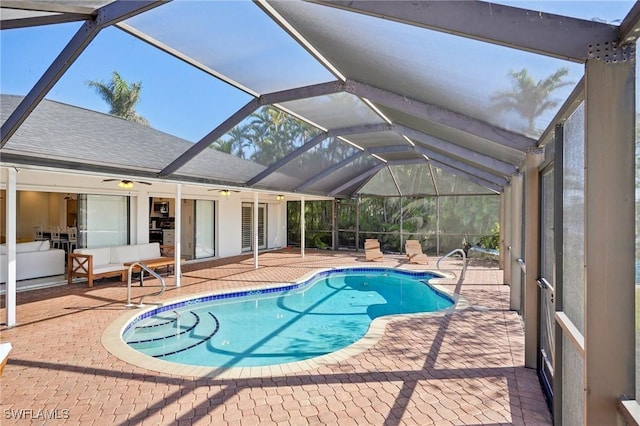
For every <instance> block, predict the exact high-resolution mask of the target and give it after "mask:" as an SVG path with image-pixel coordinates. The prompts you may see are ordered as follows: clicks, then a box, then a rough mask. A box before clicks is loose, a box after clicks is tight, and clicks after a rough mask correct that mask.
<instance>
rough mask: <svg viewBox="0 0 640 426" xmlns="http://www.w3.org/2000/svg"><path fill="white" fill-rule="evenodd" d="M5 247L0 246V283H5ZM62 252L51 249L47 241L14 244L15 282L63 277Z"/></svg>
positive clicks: (63, 254) (3, 245) (4, 245)
mask: <svg viewBox="0 0 640 426" xmlns="http://www.w3.org/2000/svg"><path fill="white" fill-rule="evenodd" d="M6 256H7V246H6V244H2V245H0V282H1V283H6V282H7V271H6V268H5V267H4V265H5V264H6ZM64 256H65V253H64V250H62V249H56V248H51V244H50V243H49V241H48V240H44V241H28V242H25V243H18V244H16V280H27V279H31V278H40V277H48V276H52V275H64Z"/></svg>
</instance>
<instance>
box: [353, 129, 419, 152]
mask: <svg viewBox="0 0 640 426" xmlns="http://www.w3.org/2000/svg"><path fill="white" fill-rule="evenodd" d="M347 139H348V140H349V142H353V143H354V144H356V145H358V146H360V147H362V148H364V149H367V148H375V147H381V146H388V145H407V146H409V142H407V140H406V139H405V138H403V137H402V136H401V135H399V134H397V133H395V132H377V133H362V134H358V135H351V136H349V137H348V138H347Z"/></svg>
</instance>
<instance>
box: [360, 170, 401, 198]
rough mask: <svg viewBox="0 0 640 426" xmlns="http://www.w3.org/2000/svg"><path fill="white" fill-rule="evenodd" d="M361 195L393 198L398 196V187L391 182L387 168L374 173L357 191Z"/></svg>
mask: <svg viewBox="0 0 640 426" xmlns="http://www.w3.org/2000/svg"><path fill="white" fill-rule="evenodd" d="M358 193H359V194H362V195H379V196H383V197H395V196H398V195H400V194H399V193H398V187H397V186H396V185H395V183H394V182H393V178H392V177H391V173H389V168H388V167H384V168H383V169H381V170H380V171H379V172H378V173H376V174H375V175H374V176H373V177H372V178H371V179H369V181H367V183H366V184H364V185H363V186H362V188H361V189H360V190H359V191H358Z"/></svg>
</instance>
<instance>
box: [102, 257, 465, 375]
mask: <svg viewBox="0 0 640 426" xmlns="http://www.w3.org/2000/svg"><path fill="white" fill-rule="evenodd" d="M347 269H348V270H355V271H367V272H369V271H372V270H380V271H382V270H389V269H392V270H394V271H396V272H401V273H404V274H407V275H414V276H415V275H423V274H425V273H434V274H439V275H444V274H443V273H442V272H435V271H429V270H420V271H418V270H406V269H397V268H388V267H380V266H371V267H356V268H351V267H335V268H323V269H318V270H315V271H312V272H309V273H307V274H305V275H304V276H303V277H302V278H301V279H300V280H298V281H296V282H295V283H291V284H288V285H284V286H283V285H277V286H273V285H262V286H256V287H250V288H243V289H242V290H237V291H234V290H229V289H225V290H220V291H214V292H207V293H202V294H193V295H189V296H185V297H180V298H176V299H171V300H167V301H166V302H163V303H162V305H161V306H160V307H159V306H150V307H148V308H144V309H143V310H141V311H140V310H135V311H131V312H127V313H125V314H123V315H121V316H120V317H119V318H117V319H116V320H115V321H114V322H113V323H111V324H110V325H109V326H108V327H107V328H106V329H105V331H104V332H103V334H102V338H101V343H102V346H103V347H104V348H105V349H106V350H107V351H108V352H109V353H111V354H112V355H114V356H115V357H117V358H119V359H121V360H122V361H124V362H127V363H129V364H132V365H135V366H137V367H141V368H144V369H148V370H152V371H156V372H160V373H165V374H170V375H177V376H184V377H195V378H225V379H239V378H253V377H273V376H278V375H283V374H286V373H297V372H301V371H307V370H312V369H315V368H318V367H321V366H324V365H328V364H335V363H338V362H341V361H345V360H347V359H349V358H351V357H353V356H356V355H358V354H360V353H362V352H364V351H366V350H367V349H369V348H371V347H372V346H374V345H375V344H376V343H377V342H378V341H379V340H380V339H381V338H382V337H383V335H384V331H385V329H386V326H387V324H389V323H391V322H393V321H398V320H409V319H415V318H426V317H434V316H444V315H447V314H451V313H454V312H458V311H460V310H464V309H466V308H468V307H469V303H468V302H467V300H466V299H465V298H463V297H461V296H460V295H456V294H454V293H451V292H450V291H448V290H447V289H446V288H445V287H443V286H442V284H443V283H441V281H442V280H443V279H447V280H448V279H451V278H453V277H450V276H443V277H442V278H432V279H431V280H430V282H429V283H430V284H431V286H432V287H434V288H435V289H436V290H437V291H438V292H440V293H442V294H445V295H446V296H447V297H450V298H451V299H452V300H453V302H454V305H453V306H452V307H450V308H447V309H443V310H441V311H437V312H423V313H417V314H401V315H390V316H385V317H379V318H376V319H374V320H373V321H372V322H371V325H370V326H369V329H368V330H367V332H366V333H365V335H364V336H363V337H362V338H361V339H360V340H358V341H357V342H355V343H353V344H351V345H349V346H347V347H345V348H343V349H340V350H338V351H335V352H332V353H329V354H326V355H322V356H319V357H315V358H310V359H307V360H303V361H297V362H291V363H285V364H279V365H275V366H263V367H202V366H193V365H183V364H177V363H173V362H169V361H164V360H160V359H157V358H153V357H151V356H149V355H145V354H142V353H141V352H138V351H136V350H135V349H132V348H131V347H129V346H128V345H127V344H126V343H125V342H124V340H123V339H122V334H123V333H124V331H125V330H126V329H127V328H128V327H130V326H131V325H132V324H134V322H133V320H134V319H135V318H137V317H143V316H144V315H147V314H148V313H151V312H156V311H158V309H159V308H161V307H172V306H174V305H176V304H181V303H183V302H184V303H185V304H187V305H188V304H190V303H186V302H189V301H193V300H198V299H208V300H213V299H214V298H215V296H223V295H231V294H234V295H236V296H235V297H242V296H246V295H250V294H251V293H252V292H258V291H259V292H260V293H265V292H266V293H271V292H276V291H282V289H283V288H289V287H292V289H293V288H299V287H302V286H303V285H305V284H306V283H307V282H308V281H309V280H310V279H311V278H314V277H318V276H322V274H323V273H327V272H329V271H331V272H336V271H338V272H339V271H341V270H347ZM448 285H451V284H450V283H448ZM225 298H230V296H229V297H218V299H225ZM193 303H195V302H193ZM274 373H275V374H274Z"/></svg>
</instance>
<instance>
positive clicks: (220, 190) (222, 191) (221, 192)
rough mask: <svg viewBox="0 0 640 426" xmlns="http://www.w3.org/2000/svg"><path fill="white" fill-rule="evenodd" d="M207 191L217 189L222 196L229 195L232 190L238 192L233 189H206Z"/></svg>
mask: <svg viewBox="0 0 640 426" xmlns="http://www.w3.org/2000/svg"><path fill="white" fill-rule="evenodd" d="M207 191H219V192H220V195H222V196H223V197H229V196H230V195H231V193H232V192H240V191H235V190H233V189H208V190H207Z"/></svg>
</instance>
